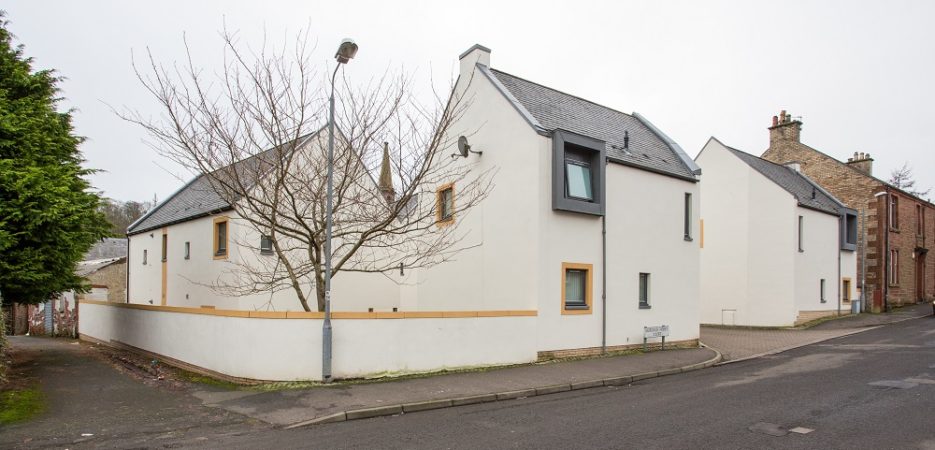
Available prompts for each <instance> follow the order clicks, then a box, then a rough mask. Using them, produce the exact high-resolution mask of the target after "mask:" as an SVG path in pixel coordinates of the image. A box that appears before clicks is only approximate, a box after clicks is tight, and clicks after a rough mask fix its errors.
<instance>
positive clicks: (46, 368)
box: [0, 336, 270, 449]
mask: <svg viewBox="0 0 935 450" xmlns="http://www.w3.org/2000/svg"><path fill="white" fill-rule="evenodd" d="M8 339H9V342H10V344H11V346H12V348H13V351H14V352H15V354H14V359H15V361H16V367H15V370H16V371H17V372H20V371H21V372H22V375H20V376H22V377H23V378H24V379H26V380H28V381H29V382H37V383H38V384H39V387H40V390H41V391H42V392H43V394H44V396H45V399H46V401H47V407H46V411H45V412H44V413H43V414H41V415H40V416H38V417H37V418H35V419H33V420H31V421H28V422H23V423H16V424H7V425H0V448H3V449H13V448H96V447H121V448H145V447H150V446H152V447H161V446H162V443H163V442H168V441H172V440H178V439H188V440H190V441H192V442H205V441H207V440H208V437H207V436H218V435H224V434H240V433H245V432H252V431H257V430H261V429H265V428H269V427H270V426H269V425H267V424H264V423H262V422H259V421H256V420H252V419H248V418H245V417H243V416H241V415H239V414H235V413H231V412H228V411H225V410H223V409H216V408H210V407H207V406H204V405H203V404H202V402H201V401H199V400H198V399H197V398H195V397H192V396H191V395H188V394H187V393H186V392H185V390H184V389H174V388H167V387H162V386H154V385H151V384H146V383H143V382H141V381H139V380H138V379H136V378H133V377H130V376H128V375H127V374H125V373H122V372H119V371H118V370H117V369H116V368H114V366H112V365H110V364H108V363H107V362H105V361H104V360H102V359H100V358H97V357H95V356H93V355H92V354H91V352H93V351H94V350H93V349H91V348H90V347H89V346H87V345H85V344H80V343H79V342H78V341H74V340H69V339H54V338H42V337H28V336H10V337H8Z"/></svg>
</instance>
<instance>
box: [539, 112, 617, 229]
mask: <svg viewBox="0 0 935 450" xmlns="http://www.w3.org/2000/svg"><path fill="white" fill-rule="evenodd" d="M604 147H605V143H604V141H601V140H597V139H594V138H591V137H587V136H583V135H580V134H575V133H571V132H569V131H565V130H555V131H554V132H553V133H552V209H553V210H559V211H570V212H576V213H582V214H590V215H595V216H602V215H604V198H605V196H604V186H605V184H604V175H605V172H606V167H605V166H606V162H607V157H606V150H605V149H604Z"/></svg>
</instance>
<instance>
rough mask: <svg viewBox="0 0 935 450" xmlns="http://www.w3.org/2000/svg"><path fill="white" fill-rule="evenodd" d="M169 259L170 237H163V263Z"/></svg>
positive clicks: (165, 235)
mask: <svg viewBox="0 0 935 450" xmlns="http://www.w3.org/2000/svg"><path fill="white" fill-rule="evenodd" d="M168 259H169V235H168V234H163V235H162V262H166V261H167V260H168Z"/></svg>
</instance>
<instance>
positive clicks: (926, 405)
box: [211, 317, 935, 449]
mask: <svg viewBox="0 0 935 450" xmlns="http://www.w3.org/2000/svg"><path fill="white" fill-rule="evenodd" d="M794 428H799V429H798V430H796V431H799V433H797V432H793V431H790V430H793V429H794ZM809 430H812V431H809ZM801 432H805V434H801ZM211 445H212V446H218V447H225V448H401V449H402V448H405V449H410V448H465V449H478V448H640V449H652V448H660V449H678V448H694V449H698V448H737V449H741V448H743V449H750V448H757V449H759V448H803V449H806V448H808V449H814V448H847V449H858V448H866V449H887V448H893V449H913V448H921V449H935V318H931V317H926V318H920V319H914V320H908V321H905V322H901V323H898V324H894V325H889V326H886V327H882V328H879V329H876V330H871V331H868V332H865V333H861V334H857V335H853V336H847V337H843V338H838V339H833V340H830V341H826V342H823V343H819V344H815V345H810V346H807V347H802V348H799V349H796V350H792V351H789V352H786V353H782V354H779V355H774V356H769V357H765V358H761V359H756V360H750V361H745V362H738V363H735V364H728V365H724V366H719V367H715V368H711V369H706V370H701V371H697V372H691V373H686V374H682V375H676V376H670V377H664V378H659V379H654V380H647V381H644V382H637V383H634V384H632V385H630V386H628V387H620V388H597V389H591V390H584V391H573V392H567V393H562V394H555V395H549V396H543V397H535V398H529V399H521V400H515V401H509V402H498V403H488V404H481V405H474V406H467V407H459V408H449V409H442V410H435V411H426V412H419V413H413V414H405V415H400V416H393V417H382V418H375V419H369V420H358V421H350V422H343V423H336V424H328V425H318V426H311V427H308V428H303V429H297V430H288V431H287V430H268V431H259V432H256V433H251V434H246V435H240V436H227V437H220V438H218V439H216V440H212V442H211Z"/></svg>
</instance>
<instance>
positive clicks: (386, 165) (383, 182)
mask: <svg viewBox="0 0 935 450" xmlns="http://www.w3.org/2000/svg"><path fill="white" fill-rule="evenodd" d="M379 185H380V193H382V194H383V198H384V199H385V200H386V202H387V203H390V204H392V203H393V202H395V201H396V189H393V175H392V173H391V172H390V143H389V142H384V143H383V163H382V164H381V165H380V181H379Z"/></svg>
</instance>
